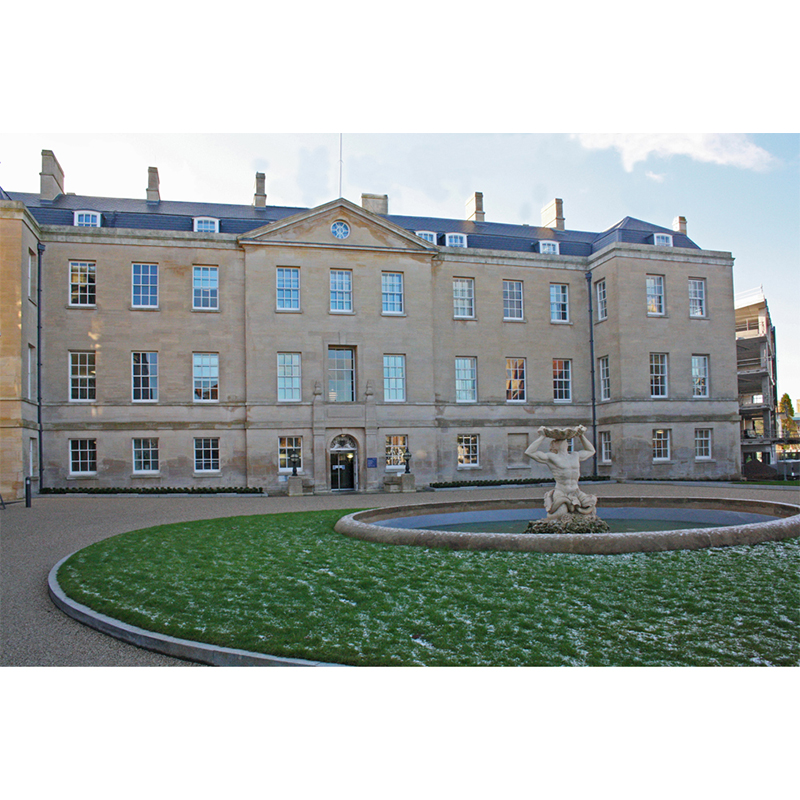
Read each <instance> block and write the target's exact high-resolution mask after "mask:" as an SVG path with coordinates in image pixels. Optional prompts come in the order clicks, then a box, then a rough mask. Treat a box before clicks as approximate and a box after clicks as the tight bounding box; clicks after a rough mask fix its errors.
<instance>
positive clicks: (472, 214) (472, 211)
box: [467, 192, 486, 222]
mask: <svg viewBox="0 0 800 800" xmlns="http://www.w3.org/2000/svg"><path fill="white" fill-rule="evenodd" d="M485 217H486V215H485V214H484V212H483V192H475V194H474V195H472V197H470V199H469V200H467V221H468V222H483V221H484V219H485Z"/></svg>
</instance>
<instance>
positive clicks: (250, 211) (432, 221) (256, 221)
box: [4, 192, 700, 256]
mask: <svg viewBox="0 0 800 800" xmlns="http://www.w3.org/2000/svg"><path fill="white" fill-rule="evenodd" d="M4 194H6V196H7V197H8V198H9V199H12V200H17V201H21V202H23V203H25V205H26V206H27V207H28V210H29V211H30V212H31V214H32V215H33V217H34V218H35V219H36V220H37V222H39V223H40V224H42V225H67V226H70V227H71V226H72V225H73V212H74V211H79V210H80V211H99V212H101V213H102V215H103V222H102V225H103V227H104V228H133V229H139V230H161V231H192V230H193V227H194V224H193V219H194V217H214V218H216V219H218V220H219V221H220V222H219V232H220V233H231V234H243V233H247V232H248V231H252V230H255V229H256V228H260V227H262V226H264V225H268V224H269V223H271V222H275V221H277V220H280V219H284V218H286V217H290V216H292V215H294V214H298V213H301V212H304V211H309V210H310V209H307V208H300V207H297V208H296V207H290V206H266V207H265V208H255V207H254V206H251V205H247V206H245V205H229V204H224V203H192V202H180V201H171V200H162V201H161V202H159V203H148V202H147V200H144V199H141V200H140V199H125V198H117V197H88V196H85V195H74V194H67V195H59V197H57V198H56V199H55V200H53V201H52V202H46V201H45V202H42V201H41V199H40V197H39V195H38V194H30V193H24V192H5V193H4ZM383 216H384V217H385V219H387V220H388V221H389V222H392V223H394V224H395V225H397V226H399V227H401V228H405V229H406V230H408V231H410V232H411V233H415V232H416V231H432V232H434V233H436V234H437V237H438V238H437V244H439V245H444V243H445V240H444V236H445V234H447V233H465V234H467V236H468V238H467V244H468V247H469V248H479V249H484V250H505V251H516V252H525V253H530V252H534V250H535V246H536V243H537V242H539V241H556V242H559V252H560V253H561V255H567V256H588V255H591V254H592V253H594V252H597V251H598V250H601V249H602V248H603V247H606V246H607V245H609V244H611V243H613V242H625V243H629V244H653V234H654V233H668V234H670V235H671V236H672V241H673V245H674V246H675V247H688V248H693V249H697V250H699V249H700V248H699V247H698V245H696V244H695V243H694V242H693V241H692V240H691V239H689V238H688V237H687V236H685V235H683V234H680V233H677V232H676V231H673V230H671V229H670V228H663V227H660V226H658V225H652V224H651V223H649V222H644V221H642V220H639V219H634V218H633V217H625V218H624V219H622V220H620V221H619V222H618V223H617V224H616V225H613V226H612V227H610V228H608V230H605V231H601V232H599V233H592V232H587V231H573V230H564V231H559V230H555V229H553V228H542V227H538V226H535V225H511V224H507V223H502V222H471V221H469V220H463V219H442V218H439V217H413V216H403V215H397V214H388V215H383Z"/></svg>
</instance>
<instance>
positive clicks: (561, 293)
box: [550, 283, 569, 325]
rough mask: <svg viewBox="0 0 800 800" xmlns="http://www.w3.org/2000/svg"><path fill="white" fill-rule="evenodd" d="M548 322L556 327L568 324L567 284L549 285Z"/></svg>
mask: <svg viewBox="0 0 800 800" xmlns="http://www.w3.org/2000/svg"><path fill="white" fill-rule="evenodd" d="M550 322H551V323H554V324H556V325H565V324H568V323H569V284H568V283H551V284H550Z"/></svg>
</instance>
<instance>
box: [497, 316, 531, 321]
mask: <svg viewBox="0 0 800 800" xmlns="http://www.w3.org/2000/svg"><path fill="white" fill-rule="evenodd" d="M527 321H528V320H527V319H525V317H503V322H527Z"/></svg>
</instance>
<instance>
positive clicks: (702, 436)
mask: <svg viewBox="0 0 800 800" xmlns="http://www.w3.org/2000/svg"><path fill="white" fill-rule="evenodd" d="M694 457H695V458H696V459H697V460H698V461H700V460H702V459H710V458H711V428H695V431H694Z"/></svg>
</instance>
